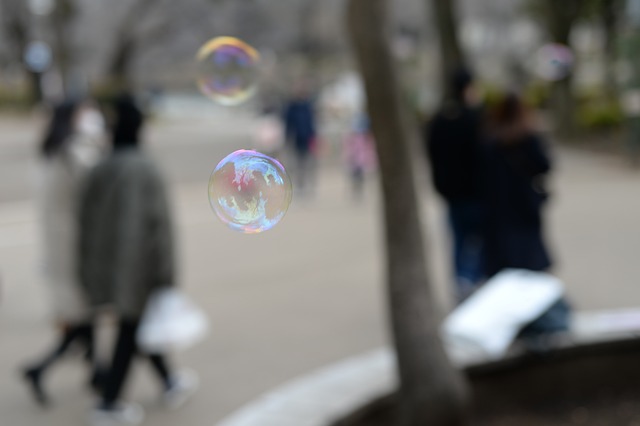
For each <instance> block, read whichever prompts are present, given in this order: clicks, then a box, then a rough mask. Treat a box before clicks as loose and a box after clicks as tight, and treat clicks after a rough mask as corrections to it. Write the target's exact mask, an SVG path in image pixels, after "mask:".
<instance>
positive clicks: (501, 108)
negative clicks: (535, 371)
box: [484, 94, 570, 337]
mask: <svg viewBox="0 0 640 426" xmlns="http://www.w3.org/2000/svg"><path fill="white" fill-rule="evenodd" d="M484 152H485V162H484V167H485V173H484V178H485V181H484V183H485V190H484V193H485V199H486V206H487V222H486V228H485V239H484V241H485V260H486V273H487V276H488V277H491V276H493V275H495V274H497V273H499V272H500V271H502V270H504V269H509V268H517V269H527V270H530V271H548V270H549V269H550V268H551V267H552V265H553V260H552V258H551V255H550V254H549V250H548V248H547V245H546V243H545V240H544V214H543V211H544V206H545V204H546V201H547V198H548V194H547V191H546V189H545V185H544V183H545V178H546V176H547V175H548V174H549V172H550V171H551V168H552V164H551V159H550V157H549V154H548V153H547V150H546V149H545V143H544V141H543V139H542V137H541V135H540V134H539V133H538V132H537V131H536V129H535V126H534V124H533V120H532V115H531V113H530V112H529V110H528V109H527V108H526V106H525V105H524V104H523V103H522V101H521V100H520V98H519V97H518V96H517V95H515V94H509V95H507V96H506V97H505V98H504V99H503V100H502V101H501V102H499V103H498V104H497V106H496V107H495V109H494V110H493V111H492V114H491V117H490V123H489V131H488V137H487V143H486V146H485V150H484ZM569 315H570V307H569V304H568V303H567V301H566V300H565V299H564V298H562V299H560V300H559V301H558V302H556V303H555V304H554V305H553V306H552V307H551V308H550V309H549V310H548V311H547V312H545V313H544V314H543V315H542V316H541V317H540V318H538V319H536V320H535V321H533V322H532V323H531V324H529V325H528V326H527V327H525V328H524V329H523V330H522V332H521V336H523V337H535V336H544V335H547V334H548V333H555V332H561V331H566V330H567V329H568V327H569Z"/></svg>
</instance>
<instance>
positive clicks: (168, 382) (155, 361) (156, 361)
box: [149, 354, 173, 390]
mask: <svg viewBox="0 0 640 426" xmlns="http://www.w3.org/2000/svg"><path fill="white" fill-rule="evenodd" d="M149 361H150V362H151V366H152V367H153V370H154V371H155V372H156V374H157V375H158V378H159V379H160V384H161V385H162V386H163V387H164V389H165V390H168V389H170V388H171V386H172V377H173V376H172V374H171V372H170V368H169V365H168V362H167V359H166V358H165V356H164V355H160V354H153V355H149Z"/></svg>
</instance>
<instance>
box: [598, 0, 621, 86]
mask: <svg viewBox="0 0 640 426" xmlns="http://www.w3.org/2000/svg"><path fill="white" fill-rule="evenodd" d="M621 7H622V4H621V2H620V1H619V0H602V1H601V8H602V9H601V14H600V19H601V21H602V29H603V31H604V71H605V72H604V81H603V83H604V84H603V86H604V87H605V88H606V89H607V91H608V92H609V93H610V94H611V96H614V97H616V98H617V94H618V85H617V83H616V72H615V65H616V61H617V59H618V55H617V49H616V41H617V37H618V24H619V14H620V10H621Z"/></svg>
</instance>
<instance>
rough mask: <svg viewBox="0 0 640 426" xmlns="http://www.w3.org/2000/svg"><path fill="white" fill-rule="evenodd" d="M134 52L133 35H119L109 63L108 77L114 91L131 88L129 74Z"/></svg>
mask: <svg viewBox="0 0 640 426" xmlns="http://www.w3.org/2000/svg"><path fill="white" fill-rule="evenodd" d="M135 52H136V49H135V41H134V39H133V36H128V35H120V36H119V37H118V41H117V42H116V44H115V46H114V50H113V53H112V57H111V63H110V64H109V71H108V79H109V83H110V85H111V89H113V90H115V91H120V90H129V89H131V81H130V80H131V78H130V74H131V66H132V62H133V55H134V54H135Z"/></svg>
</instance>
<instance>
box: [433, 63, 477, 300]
mask: <svg viewBox="0 0 640 426" xmlns="http://www.w3.org/2000/svg"><path fill="white" fill-rule="evenodd" d="M450 86H451V87H450V90H449V92H450V95H449V97H448V98H447V99H446V100H445V102H444V104H443V106H442V108H441V109H440V111H438V113H437V114H436V115H435V117H434V118H433V119H432V120H431V121H430V122H429V123H428V125H427V128H426V132H425V133H426V134H425V141H426V150H427V152H428V154H429V161H430V165H431V174H432V180H433V184H434V186H435V189H436V191H437V192H438V193H439V194H440V195H441V196H442V198H443V199H444V201H445V202H446V204H447V209H448V217H449V224H450V227H451V233H452V240H453V269H454V274H455V278H456V283H457V288H456V292H457V300H458V302H460V301H462V300H464V299H465V298H466V297H467V296H468V295H469V294H471V292H472V291H473V290H474V289H475V288H476V287H477V286H478V285H479V284H480V282H481V280H482V279H483V240H482V239H483V226H484V205H483V202H482V196H481V190H482V183H481V182H482V176H481V170H482V168H481V149H480V142H481V138H482V113H481V111H480V108H479V107H477V106H476V105H475V102H474V101H475V99H474V88H473V77H472V75H471V74H470V73H469V72H468V71H467V70H464V69H460V70H459V71H457V72H456V73H455V74H454V75H453V76H452V77H451V81H450Z"/></svg>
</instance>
